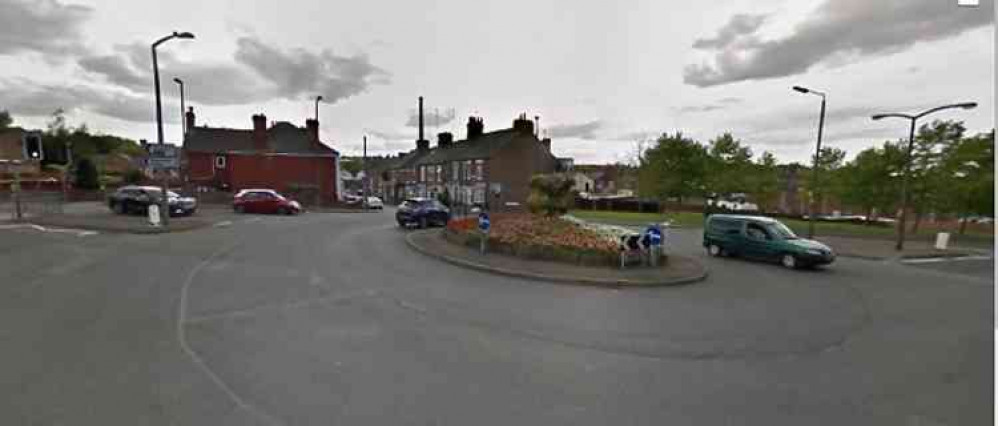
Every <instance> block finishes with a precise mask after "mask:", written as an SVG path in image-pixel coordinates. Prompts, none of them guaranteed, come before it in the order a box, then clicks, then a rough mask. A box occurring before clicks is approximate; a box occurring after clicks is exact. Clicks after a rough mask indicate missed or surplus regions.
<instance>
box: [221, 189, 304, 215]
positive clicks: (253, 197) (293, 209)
mask: <svg viewBox="0 0 998 426" xmlns="http://www.w3.org/2000/svg"><path fill="white" fill-rule="evenodd" d="M232 210H235V212H236V213H276V214H298V213H301V204H299V203H298V202H297V201H294V200H290V199H288V198H287V197H285V196H283V195H281V194H279V193H277V191H274V190H273V189H244V190H242V191H239V193H237V194H236V196H235V197H234V198H233V199H232Z"/></svg>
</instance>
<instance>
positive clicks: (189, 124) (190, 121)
mask: <svg viewBox="0 0 998 426" xmlns="http://www.w3.org/2000/svg"><path fill="white" fill-rule="evenodd" d="M184 124H185V125H186V127H185V128H184V134H185V135H186V134H187V133H189V132H190V131H191V130H193V129H194V107H187V112H186V113H185V114H184Z"/></svg>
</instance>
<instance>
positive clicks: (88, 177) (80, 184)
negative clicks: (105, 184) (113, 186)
mask: <svg viewBox="0 0 998 426" xmlns="http://www.w3.org/2000/svg"><path fill="white" fill-rule="evenodd" d="M99 184H100V182H99V181H98V176H97V166H96V165H94V162H93V161H90V159H89V158H86V157H83V158H80V159H79V160H78V161H77V162H76V187H77V188H82V189H97V187H98V186H99Z"/></svg>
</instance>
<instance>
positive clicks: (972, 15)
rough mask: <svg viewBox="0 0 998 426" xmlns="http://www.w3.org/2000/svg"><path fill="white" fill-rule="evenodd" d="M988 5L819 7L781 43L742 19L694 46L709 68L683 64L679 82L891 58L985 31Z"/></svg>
mask: <svg viewBox="0 0 998 426" xmlns="http://www.w3.org/2000/svg"><path fill="white" fill-rule="evenodd" d="M993 15H994V3H993V2H992V1H984V2H982V4H981V6H980V7H978V8H960V7H956V5H955V4H954V2H951V1H945V0H943V1H940V0H889V1H888V0H881V1H869V0H825V3H823V4H822V5H821V6H820V7H819V8H818V9H817V11H816V12H815V14H814V15H813V16H812V17H810V18H808V19H807V20H805V21H804V22H802V23H800V24H799V25H797V27H796V28H795V29H794V31H793V33H792V34H791V35H789V36H786V37H784V38H778V39H774V40H766V41H759V40H758V39H757V38H756V32H757V31H758V30H759V27H753V26H752V25H749V24H754V23H755V22H754V21H751V20H749V21H750V22H746V20H747V19H746V18H745V17H744V16H745V15H736V16H735V17H733V18H732V20H731V21H729V22H728V24H726V25H725V26H724V27H722V28H721V30H720V31H719V32H718V35H717V36H716V37H714V38H710V39H701V40H697V42H696V43H694V47H697V48H700V49H707V50H711V51H713V52H714V61H713V63H712V64H711V63H703V64H691V65H687V66H686V67H685V69H684V73H683V81H684V82H685V83H687V84H692V85H694V86H699V87H708V86H715V85H721V84H727V83H734V82H738V81H746V80H757V79H769V78H777V77H784V76H789V75H794V74H800V73H803V72H806V71H807V70H808V69H810V68H811V67H812V66H814V65H817V64H820V63H826V64H829V65H832V66H834V65H841V64H843V63H845V61H843V59H855V58H862V57H869V56H876V55H883V54H889V53H895V52H898V51H902V50H905V49H908V48H910V47H911V46H912V45H913V44H915V43H916V42H920V41H930V40H939V39H943V38H947V37H953V36H956V35H959V34H961V33H963V32H965V31H967V30H970V29H973V28H977V27H982V26H986V25H991V24H992V22H993V20H992V19H993V18H992V17H993Z"/></svg>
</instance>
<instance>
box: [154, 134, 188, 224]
mask: <svg viewBox="0 0 998 426" xmlns="http://www.w3.org/2000/svg"><path fill="white" fill-rule="evenodd" d="M161 142H162V141H161ZM147 148H148V149H149V167H150V168H152V170H153V173H157V172H159V173H162V179H163V181H162V182H161V183H160V191H161V194H160V196H161V198H160V200H159V209H158V210H159V213H160V218H159V220H158V221H157V222H156V225H154V226H159V223H160V222H162V225H163V226H169V225H170V214H169V212H170V204H169V198H170V197H168V196H167V194H168V193H169V192H168V191H169V187H168V186H169V185H168V183H169V179H170V172H171V171H173V170H177V169H179V168H180V149H179V147H177V146H174V145H166V144H162V143H160V144H157V145H147Z"/></svg>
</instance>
